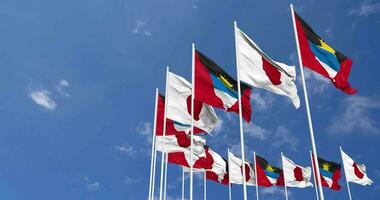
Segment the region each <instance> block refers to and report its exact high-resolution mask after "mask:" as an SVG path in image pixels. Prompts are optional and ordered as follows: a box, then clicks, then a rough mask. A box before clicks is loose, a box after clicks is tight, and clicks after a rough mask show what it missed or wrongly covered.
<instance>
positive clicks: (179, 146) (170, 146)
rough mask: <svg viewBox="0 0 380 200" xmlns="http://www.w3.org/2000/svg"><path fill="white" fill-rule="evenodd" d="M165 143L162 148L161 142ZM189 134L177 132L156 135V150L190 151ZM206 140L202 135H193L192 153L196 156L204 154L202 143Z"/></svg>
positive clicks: (167, 151)
mask: <svg viewBox="0 0 380 200" xmlns="http://www.w3.org/2000/svg"><path fill="white" fill-rule="evenodd" d="M163 143H165V146H164V148H163V146H162V144H163ZM190 144H191V140H190V136H189V135H187V134H186V133H179V134H176V135H169V136H165V137H164V136H157V137H156V147H157V151H161V152H166V153H172V152H190ZM205 144H206V140H205V139H204V138H203V137H200V136H197V135H194V136H193V151H194V155H196V156H198V157H202V156H205V155H206V154H205V150H204V145H205Z"/></svg>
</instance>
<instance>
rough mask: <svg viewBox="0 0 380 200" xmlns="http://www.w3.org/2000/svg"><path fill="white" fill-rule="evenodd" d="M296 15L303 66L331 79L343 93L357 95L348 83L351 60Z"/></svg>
mask: <svg viewBox="0 0 380 200" xmlns="http://www.w3.org/2000/svg"><path fill="white" fill-rule="evenodd" d="M294 15H295V23H296V28H297V35H298V41H299V48H300V51H301V59H302V63H303V65H304V66H306V67H308V68H310V69H311V70H313V71H315V72H317V73H319V74H321V75H322V76H324V77H326V78H328V79H330V80H331V81H332V83H333V84H334V85H335V87H336V88H338V89H340V90H342V91H343V92H345V93H347V94H355V93H357V90H356V89H353V88H352V87H351V86H350V83H349V82H348V77H349V75H350V71H351V65H352V61H351V59H350V58H348V57H346V56H345V55H343V54H342V53H340V52H339V51H337V50H335V49H334V48H332V47H331V46H330V45H328V44H327V43H326V42H325V41H324V40H323V39H322V38H321V37H319V36H318V35H317V34H316V33H315V32H314V30H313V29H312V28H311V27H310V26H309V25H308V24H307V23H306V22H305V21H304V20H303V19H302V18H301V17H300V16H299V15H298V14H297V13H296V12H294Z"/></svg>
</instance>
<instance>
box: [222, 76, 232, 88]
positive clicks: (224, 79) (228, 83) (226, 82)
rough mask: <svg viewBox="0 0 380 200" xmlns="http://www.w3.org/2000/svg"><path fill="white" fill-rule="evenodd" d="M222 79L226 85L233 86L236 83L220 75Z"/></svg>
mask: <svg viewBox="0 0 380 200" xmlns="http://www.w3.org/2000/svg"><path fill="white" fill-rule="evenodd" d="M219 78H220V80H221V81H222V82H223V84H224V85H226V86H227V87H229V88H232V87H233V86H234V85H233V84H232V83H230V82H229V81H228V80H227V79H226V78H225V77H224V76H222V75H220V77H219Z"/></svg>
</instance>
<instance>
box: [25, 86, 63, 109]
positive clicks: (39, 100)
mask: <svg viewBox="0 0 380 200" xmlns="http://www.w3.org/2000/svg"><path fill="white" fill-rule="evenodd" d="M49 95H50V92H49V91H47V90H45V89H37V90H33V91H31V92H30V94H29V96H30V98H32V100H33V101H34V102H35V103H36V104H38V105H40V106H42V107H44V108H46V109H48V110H51V111H53V110H55V108H56V107H57V104H56V103H55V101H53V100H52V99H51V98H50V97H49Z"/></svg>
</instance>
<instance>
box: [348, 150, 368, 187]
mask: <svg viewBox="0 0 380 200" xmlns="http://www.w3.org/2000/svg"><path fill="white" fill-rule="evenodd" d="M341 154H342V161H343V166H344V173H345V175H346V179H347V181H348V182H351V183H356V184H359V185H362V186H366V185H371V184H372V183H373V181H372V180H371V179H369V178H368V176H367V173H366V166H365V165H364V164H357V163H356V162H355V161H354V160H352V158H350V156H348V155H347V154H346V153H345V152H344V151H343V150H341Z"/></svg>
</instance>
